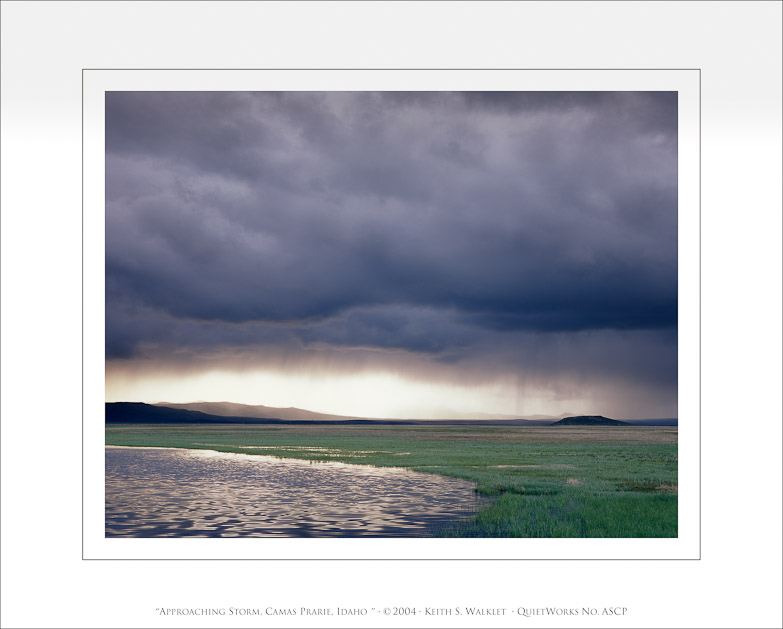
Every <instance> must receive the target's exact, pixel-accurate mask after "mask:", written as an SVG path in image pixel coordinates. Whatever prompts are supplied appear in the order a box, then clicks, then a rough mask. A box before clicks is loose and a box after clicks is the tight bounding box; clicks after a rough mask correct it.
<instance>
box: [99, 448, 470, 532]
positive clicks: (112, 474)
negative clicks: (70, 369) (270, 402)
mask: <svg viewBox="0 0 783 629" xmlns="http://www.w3.org/2000/svg"><path fill="white" fill-rule="evenodd" d="M479 506H480V504H479V498H478V496H477V494H476V493H475V491H474V484H473V483H470V482H468V481H465V480H461V479H456V478H448V477H445V476H439V475H437V474H424V473H420V472H411V471H409V470H405V469H402V468H379V467H371V466H366V465H348V464H345V463H332V462H329V463H310V462H308V461H300V460H295V459H277V458H273V457H266V456H257V455H246V454H228V453H223V452H215V451H213V450H184V449H176V448H123V447H107V448H106V537H338V536H344V537H357V536H371V537H400V536H405V537H426V536H429V535H432V534H433V533H434V532H435V531H436V530H437V529H438V528H439V527H441V526H444V525H448V524H451V523H455V522H457V521H459V520H460V519H465V518H468V517H470V516H472V515H473V514H474V513H475V512H476V510H477V509H478V507H479Z"/></svg>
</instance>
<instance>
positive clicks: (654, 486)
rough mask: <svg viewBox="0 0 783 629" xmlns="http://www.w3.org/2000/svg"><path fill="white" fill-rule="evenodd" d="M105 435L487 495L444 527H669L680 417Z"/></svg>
mask: <svg viewBox="0 0 783 629" xmlns="http://www.w3.org/2000/svg"><path fill="white" fill-rule="evenodd" d="M106 443H107V445H124V446H159V447H175V448H196V449H211V450H218V451H221V452H237V453H244V454H263V455H267V456H275V457H281V458H294V459H305V460H309V461H340V462H343V463H357V464H364V465H374V466H378V467H405V468H408V469H412V470H415V471H419V472H432V473H438V474H443V475H446V476H453V477H458V478H463V479H467V480H470V481H473V482H475V483H476V488H477V491H478V493H479V494H481V495H483V496H487V497H488V498H490V499H488V500H487V501H486V506H485V507H484V508H482V509H481V510H480V511H479V512H478V514H477V515H476V517H475V519H474V520H472V521H468V522H460V523H458V524H455V525H453V526H451V527H449V528H446V529H444V530H443V531H441V534H442V535H444V536H451V537H676V536H677V429H676V428H673V427H615V426H609V427H589V428H580V427H562V428H560V427H558V428H552V427H546V426H544V427H524V426H509V427H502V426H487V427H481V426H476V427H473V426H470V427H465V426H443V427H439V426H380V425H363V426H356V425H353V426H339V425H323V424H321V425H317V424H285V425H273V426H272V425H258V426H250V425H248V426H241V425H238V426H208V425H199V426H193V425H191V426H148V425H147V426H141V425H133V426H126V425H114V426H107V429H106Z"/></svg>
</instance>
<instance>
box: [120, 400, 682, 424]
mask: <svg viewBox="0 0 783 629" xmlns="http://www.w3.org/2000/svg"><path fill="white" fill-rule="evenodd" d="M455 415H457V416H455V417H453V418H450V419H383V418H369V417H351V416H345V415H330V414H327V413H316V412H314V411H308V410H304V409H299V408H293V407H291V408H276V407H273V406H263V405H261V404H259V405H249V404H236V403H233V402H192V403H189V404H172V403H166V402H161V403H158V404H145V403H143V402H107V403H106V423H108V424H164V423H167V424H289V423H301V422H314V423H325V424H346V423H347V424H414V425H437V424H441V425H444V424H457V425H484V426H550V425H561V426H568V425H571V426H574V425H618V424H619V425H623V424H624V425H631V426H677V418H666V419H636V420H634V419H632V420H627V421H622V422H621V421H618V420H614V419H609V418H606V417H603V416H601V415H570V414H566V413H564V414H563V415H561V416H560V417H559V418H558V417H555V416H552V415H528V416H525V417H517V416H514V415H505V416H504V415H500V414H497V415H493V414H489V413H475V414H468V413H455ZM466 417H467V418H466ZM584 418H599V419H600V420H605V421H606V422H608V423H595V422H585V421H583V419H584ZM558 420H559V421H558Z"/></svg>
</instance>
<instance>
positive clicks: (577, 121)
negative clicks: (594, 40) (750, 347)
mask: <svg viewBox="0 0 783 629" xmlns="http://www.w3.org/2000/svg"><path fill="white" fill-rule="evenodd" d="M83 97H84V160H85V168H84V172H85V207H84V216H85V234H86V237H85V299H86V304H87V306H86V308H85V317H86V330H88V331H89V334H88V335H87V337H86V338H85V415H84V435H85V443H84V456H85V474H84V485H85V512H84V513H85V518H84V556H85V557H86V558H131V557H132V558H141V557H147V558H172V559H173V558H212V559H217V558H245V559H247V558H273V557H274V558H302V559H305V558H307V559H318V558H320V559H350V558H362V559H389V558H401V557H403V558H404V557H408V558H433V559H446V558H448V559H487V558H492V559H514V558H530V557H537V558H574V559H600V558H606V559H608V558H613V559H644V558H662V557H668V558H694V557H698V555H699V465H700V463H699V430H700V416H699V400H698V381H699V354H698V339H699V319H698V287H699V274H698V257H699V73H698V72H697V71H694V70H678V69H672V70H658V71H596V70H580V71H562V70H561V71H537V70H503V71H491V70H484V71H468V70H465V71H459V70H453V71H438V70H415V71H414V70H407V71H403V70H401V71H394V70H385V71H382V70H377V71H373V70H366V71H356V70H324V71H294V70H290V71H285V70H279V71H263V70H258V71H252V70H248V71H229V70H226V71H221V70H211V71H166V70H158V71H120V70H117V71H112V70H95V71H91V70H87V71H85V72H84V94H83ZM103 235H105V238H104V237H103ZM104 384H105V392H104V389H103V387H104ZM153 538H154V541H153V542H151V540H152V539H153ZM159 538H164V539H159ZM221 538H235V539H234V542H226V541H222V540H221ZM237 538H241V540H240V539H237ZM575 540H576V541H575Z"/></svg>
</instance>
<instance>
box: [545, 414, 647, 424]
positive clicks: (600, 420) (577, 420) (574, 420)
mask: <svg viewBox="0 0 783 629" xmlns="http://www.w3.org/2000/svg"><path fill="white" fill-rule="evenodd" d="M632 425H633V424H629V423H628V422H621V421H619V420H617V419H609V418H608V417H604V416H603V415H577V416H576V417H565V418H563V419H561V420H560V421H559V422H555V423H553V424H550V426H632Z"/></svg>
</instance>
